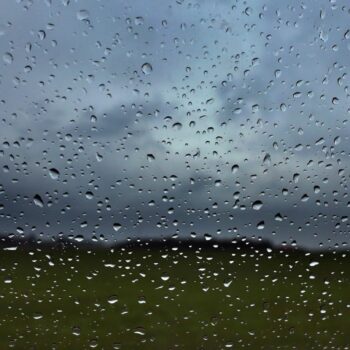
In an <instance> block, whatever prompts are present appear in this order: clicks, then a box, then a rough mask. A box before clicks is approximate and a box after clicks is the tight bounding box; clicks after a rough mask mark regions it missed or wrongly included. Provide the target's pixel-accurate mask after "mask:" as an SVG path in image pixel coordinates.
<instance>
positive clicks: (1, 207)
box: [0, 0, 350, 247]
mask: <svg viewBox="0 0 350 350" xmlns="http://www.w3.org/2000/svg"><path fill="white" fill-rule="evenodd" d="M0 8H1V11H0V54H1V58H2V59H1V62H0V87H1V90H0V91H1V95H0V100H1V104H0V108H1V117H0V137H1V145H0V166H1V178H0V228H1V231H2V233H4V234H11V233H15V234H16V235H21V234H23V235H30V234H35V235H37V236H40V235H41V236H43V237H51V236H57V235H58V234H60V233H61V234H64V235H73V236H78V238H79V237H80V236H83V237H85V238H86V239H87V240H89V239H91V238H92V237H94V236H96V237H97V238H98V239H100V238H101V237H102V238H103V237H104V238H105V239H108V240H109V241H114V240H123V239H126V238H129V237H133V238H135V237H138V238H142V237H150V236H154V237H159V236H163V237H171V236H173V235H178V236H180V237H190V235H191V233H192V235H194V234H196V235H197V237H202V236H203V235H205V234H206V235H211V236H212V237H215V238H218V237H225V238H227V237H232V238H233V237H236V236H237V235H240V236H254V237H262V238H265V239H269V240H272V241H274V242H275V243H277V244H279V243H281V242H284V241H285V242H288V243H291V242H293V241H295V242H296V243H297V244H298V245H301V246H308V247H318V246H319V245H320V244H321V245H323V246H334V245H335V244H338V245H339V246H340V245H342V244H343V243H347V241H348V240H349V233H348V232H349V222H348V217H347V215H348V212H349V207H350V198H349V197H348V188H347V183H348V179H349V155H350V143H349V122H348V120H349V111H350V109H349V87H348V84H349V75H348V66H349V62H350V60H349V58H350V26H349V23H350V6H349V2H348V1H345V0H344V1H336V0H331V1H328V0H327V1H323V0H308V1H295V0H290V1H283V2H280V1H258V0H254V1H223V0H222V1H198V2H190V1H185V0H178V1H164V0H159V1H141V0H140V1H125V2H124V1H115V0H109V1H107V0H104V1H102V0H100V1H98V0H84V1H82V0H81V1H74V0H70V1H69V0H52V1H51V0H46V1H44V0H42V1H34V0H31V1H29V0H28V1H20V0H17V1H12V0H3V1H2V3H1V7H0ZM101 235H102V236H101ZM207 237H208V236H207Z"/></svg>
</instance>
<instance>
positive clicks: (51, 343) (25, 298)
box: [0, 246, 350, 350]
mask: <svg viewBox="0 0 350 350" xmlns="http://www.w3.org/2000/svg"><path fill="white" fill-rule="evenodd" d="M313 261H317V262H318V263H319V264H318V265H316V266H310V263H311V262H313ZM0 285H1V289H0V310H1V314H0V349H8V348H14V349H89V348H97V349H162V350H163V349H210V350H211V349H230V348H232V349H238V348H239V349H293V348H295V349H335V348H336V349H348V348H349V341H350V338H349V333H348V332H349V329H350V317H349V304H350V300H349V297H350V283H349V258H348V255H347V254H345V253H337V254H332V253H313V254H310V255H305V253H303V252H288V253H286V252H281V251H273V252H270V253H269V252H267V251H266V249H262V248H259V249H255V248H254V247H252V249H241V250H240V249H232V248H218V249H215V248H203V247H198V246H197V247H192V248H191V247H188V246H187V247H185V248H181V249H178V250H176V249H175V248H174V247H155V248H121V249H115V250H114V251H111V250H107V249H106V250H104V249H93V250H89V249H88V248H85V249H77V248H74V247H71V248H66V249H63V248H62V249H57V248H55V249H54V248H50V247H45V246H44V247H42V248H40V247H39V248H38V247H34V248H30V249H29V248H23V247H22V248H21V247H20V248H18V249H17V250H15V251H8V250H4V251H2V252H1V255H0Z"/></svg>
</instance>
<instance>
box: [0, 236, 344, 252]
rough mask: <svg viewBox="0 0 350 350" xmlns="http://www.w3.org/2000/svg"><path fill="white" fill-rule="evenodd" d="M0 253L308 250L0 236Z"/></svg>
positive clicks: (197, 241) (237, 243)
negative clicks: (142, 250) (70, 250)
mask: <svg viewBox="0 0 350 350" xmlns="http://www.w3.org/2000/svg"><path fill="white" fill-rule="evenodd" d="M0 249H2V250H16V249H21V250H23V249H24V250H28V249H50V250H65V249H84V250H103V249H108V250H110V249H146V250H151V249H158V250H170V249H171V250H177V249H179V250H184V249H186V250H198V249H200V250H201V249H202V250H210V249H213V250H221V251H234V250H236V251H241V252H249V251H255V250H257V251H266V252H272V251H275V252H276V251H280V252H307V251H310V249H305V248H303V247H300V246H297V245H292V244H283V245H279V246H276V245H273V244H272V243H271V242H270V241H268V240H262V239H259V240H257V239H255V240H253V239H248V238H245V237H239V238H233V239H220V240H217V239H210V240H208V239H205V238H194V239H183V238H181V239H180V238H156V239H155V238H148V239H128V240H125V241H121V242H114V243H109V242H106V241H98V240H95V241H93V240H88V239H83V240H75V239H73V238H69V237H65V236H57V237H55V238H52V239H51V240H48V239H44V240H42V239H38V238H37V237H36V236H33V235H32V236H26V237H25V236H16V235H7V236H5V235H1V234H0ZM312 251H313V252H326V251H328V252H334V251H344V249H339V248H338V249H331V248H326V249H322V248H320V249H313V250H312Z"/></svg>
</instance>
